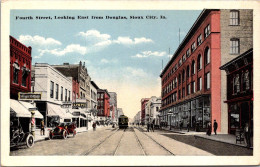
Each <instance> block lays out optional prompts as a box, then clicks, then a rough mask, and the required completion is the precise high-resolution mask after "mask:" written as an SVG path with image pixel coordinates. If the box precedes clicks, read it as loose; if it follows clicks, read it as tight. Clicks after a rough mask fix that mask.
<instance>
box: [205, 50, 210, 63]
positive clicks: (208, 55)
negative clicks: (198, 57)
mask: <svg viewBox="0 0 260 167" xmlns="http://www.w3.org/2000/svg"><path fill="white" fill-rule="evenodd" d="M204 57H205V65H207V64H209V63H210V49H209V48H208V47H207V48H206V49H205V53H204Z"/></svg>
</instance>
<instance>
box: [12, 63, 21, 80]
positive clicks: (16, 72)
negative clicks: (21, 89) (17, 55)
mask: <svg viewBox="0 0 260 167" xmlns="http://www.w3.org/2000/svg"><path fill="white" fill-rule="evenodd" d="M13 66H14V68H13V69H14V72H13V83H16V84H18V75H19V71H20V68H19V65H18V64H17V63H14V64H13Z"/></svg>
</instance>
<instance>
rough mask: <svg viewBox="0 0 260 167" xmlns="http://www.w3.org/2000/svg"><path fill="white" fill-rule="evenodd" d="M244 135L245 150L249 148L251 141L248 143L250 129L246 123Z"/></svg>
mask: <svg viewBox="0 0 260 167" xmlns="http://www.w3.org/2000/svg"><path fill="white" fill-rule="evenodd" d="M244 133H245V138H246V146H247V148H250V147H251V141H250V128H249V126H248V123H246V125H245V127H244Z"/></svg>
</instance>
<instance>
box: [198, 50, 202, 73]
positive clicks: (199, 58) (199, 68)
mask: <svg viewBox="0 0 260 167" xmlns="http://www.w3.org/2000/svg"><path fill="white" fill-rule="evenodd" d="M197 63H198V65H197V68H198V71H199V70H201V68H202V58H201V55H200V54H199V56H198V60H197Z"/></svg>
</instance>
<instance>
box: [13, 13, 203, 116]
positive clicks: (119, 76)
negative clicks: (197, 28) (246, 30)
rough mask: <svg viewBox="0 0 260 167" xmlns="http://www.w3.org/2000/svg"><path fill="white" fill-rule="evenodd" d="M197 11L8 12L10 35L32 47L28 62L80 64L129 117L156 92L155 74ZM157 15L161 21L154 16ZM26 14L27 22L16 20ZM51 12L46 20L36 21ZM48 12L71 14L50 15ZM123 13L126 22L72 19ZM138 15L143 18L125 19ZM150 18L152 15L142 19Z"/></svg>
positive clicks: (158, 87)
mask: <svg viewBox="0 0 260 167" xmlns="http://www.w3.org/2000/svg"><path fill="white" fill-rule="evenodd" d="M200 12H201V10H196V11H185V10H168V11H166V10H165V11H161V10H151V11H145V10H131V11H130V10H128V11H127V10H121V11H120V10H113V11H112V10H12V11H11V18H10V20H11V22H10V26H11V30H10V35H12V36H13V37H15V38H16V39H18V40H20V41H21V42H22V43H24V44H25V45H27V46H32V63H33V64H34V63H35V62H38V63H43V62H44V63H49V64H62V63H64V62H69V63H70V64H75V63H78V62H79V61H80V60H81V61H83V62H84V61H85V62H86V66H87V69H88V71H89V74H90V76H91V78H92V80H94V81H95V82H96V83H97V85H98V86H99V87H100V88H103V89H108V91H114V92H117V94H118V104H119V107H121V108H123V110H124V112H125V114H126V115H128V116H130V117H133V116H134V115H135V114H136V113H137V112H138V111H139V110H140V107H141V104H140V99H141V98H142V97H151V96H153V95H155V96H160V78H159V75H160V72H161V68H162V60H163V62H164V65H166V63H167V62H168V60H169V57H168V54H169V48H170V54H171V55H172V54H173V53H174V52H175V50H176V48H177V47H178V45H179V28H180V31H181V33H180V35H181V36H180V38H181V40H182V39H183V38H184V36H185V35H186V33H187V32H188V31H189V29H190V27H191V26H192V24H193V23H194V21H195V20H196V19H197V17H198V16H199V14H200ZM161 15H163V16H165V17H166V19H160V16H161ZM16 16H19V17H27V16H32V17H33V18H34V19H33V20H20V19H17V20H16ZM36 16H51V17H52V19H51V20H36V19H35V17H36ZM54 16H74V17H76V18H75V19H74V20H70V19H59V20H57V19H54ZM77 16H89V17H91V16H103V17H105V16H126V17H127V18H128V19H127V20H108V19H99V20H97V19H91V18H89V19H82V20H80V19H77ZM130 16H143V17H144V19H135V20H134V19H130ZM146 16H156V17H158V19H146Z"/></svg>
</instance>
